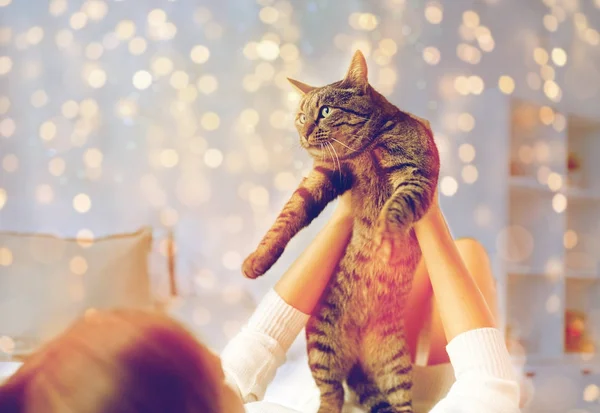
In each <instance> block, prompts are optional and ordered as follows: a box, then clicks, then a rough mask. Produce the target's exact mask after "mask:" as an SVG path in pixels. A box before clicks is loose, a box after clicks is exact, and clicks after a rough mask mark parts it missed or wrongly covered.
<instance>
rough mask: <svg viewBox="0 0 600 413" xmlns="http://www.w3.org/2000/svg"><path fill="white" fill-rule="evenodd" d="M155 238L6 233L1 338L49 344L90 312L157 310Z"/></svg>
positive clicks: (2, 238)
mask: <svg viewBox="0 0 600 413" xmlns="http://www.w3.org/2000/svg"><path fill="white" fill-rule="evenodd" d="M151 243H152V232H151V229H150V228H143V229H141V230H139V231H137V232H135V233H131V234H120V235H113V236H108V237H105V238H98V239H96V240H94V241H88V242H87V243H86V242H82V241H81V240H79V242H78V241H77V240H75V239H63V238H58V237H54V236H48V235H27V234H15V233H2V232H0V336H2V335H8V336H16V337H19V336H21V337H23V336H24V337H33V338H36V339H39V340H45V339H47V338H49V337H52V336H54V335H55V334H57V333H58V332H60V331H61V330H63V329H64V328H65V327H66V326H67V325H68V324H69V323H71V322H72V321H73V320H74V319H76V318H77V317H79V316H80V315H82V314H83V313H84V312H85V311H86V310H87V309H88V308H96V309H101V308H109V307H116V306H118V307H123V306H127V307H147V306H149V305H150V304H151V299H150V285H149V277H148V268H147V266H148V264H147V258H148V252H149V250H150V248H151Z"/></svg>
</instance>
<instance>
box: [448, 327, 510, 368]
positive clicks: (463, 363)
mask: <svg viewBox="0 0 600 413" xmlns="http://www.w3.org/2000/svg"><path fill="white" fill-rule="evenodd" d="M446 351H447V352H448V356H449V357H450V362H451V363H452V366H453V367H454V373H455V375H456V378H457V379H458V378H459V377H460V376H461V375H462V374H464V373H467V372H469V373H470V372H475V371H476V372H479V373H483V374H488V375H491V376H493V377H496V378H500V379H506V380H515V377H516V376H515V371H514V369H513V366H512V363H511V359H510V355H509V354H508V350H507V348H506V344H505V343H504V337H503V336H502V333H501V332H500V330H498V329H496V328H480V329H476V330H471V331H467V332H464V333H462V334H459V335H458V336H456V337H454V338H453V339H452V341H450V343H448V345H447V346H446Z"/></svg>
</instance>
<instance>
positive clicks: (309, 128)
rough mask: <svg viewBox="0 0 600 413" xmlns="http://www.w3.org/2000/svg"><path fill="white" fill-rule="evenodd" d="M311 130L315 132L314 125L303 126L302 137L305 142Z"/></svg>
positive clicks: (309, 123) (308, 123) (310, 123)
mask: <svg viewBox="0 0 600 413" xmlns="http://www.w3.org/2000/svg"><path fill="white" fill-rule="evenodd" d="M313 130H315V124H314V123H313V122H307V123H306V125H305V126H304V137H305V139H306V140H308V138H309V137H310V135H311V133H312V132H313Z"/></svg>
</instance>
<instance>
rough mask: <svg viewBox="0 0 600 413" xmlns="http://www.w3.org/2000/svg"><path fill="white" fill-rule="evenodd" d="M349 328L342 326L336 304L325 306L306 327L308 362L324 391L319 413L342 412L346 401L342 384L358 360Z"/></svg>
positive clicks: (321, 390) (320, 387)
mask: <svg viewBox="0 0 600 413" xmlns="http://www.w3.org/2000/svg"><path fill="white" fill-rule="evenodd" d="M347 333H348V332H347V331H344V329H343V328H342V327H341V326H340V323H339V315H337V313H336V311H335V308H334V307H333V306H328V305H327V304H326V305H324V306H322V307H321V308H320V310H319V311H318V312H317V314H316V315H315V316H313V317H311V318H310V319H309V321H308V324H307V326H306V341H307V348H308V363H309V367H310V370H311V373H312V376H313V378H314V380H315V383H316V384H317V387H318V388H319V391H320V392H321V404H320V407H319V411H318V413H340V412H341V411H342V406H343V404H344V388H343V385H342V383H343V382H344V380H345V379H346V377H347V376H348V372H349V371H350V368H351V367H352V365H353V364H354V361H355V360H356V358H355V357H352V351H351V350H350V348H352V347H354V348H355V347H356V343H350V341H352V340H351V338H350V337H349V336H348V334H347Z"/></svg>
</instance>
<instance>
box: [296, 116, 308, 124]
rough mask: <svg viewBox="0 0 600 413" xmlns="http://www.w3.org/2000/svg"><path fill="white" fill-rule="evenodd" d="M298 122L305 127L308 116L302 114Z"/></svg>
mask: <svg viewBox="0 0 600 413" xmlns="http://www.w3.org/2000/svg"><path fill="white" fill-rule="evenodd" d="M298 122H300V125H304V124H305V123H306V115H305V114H304V113H301V114H300V116H298Z"/></svg>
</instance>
